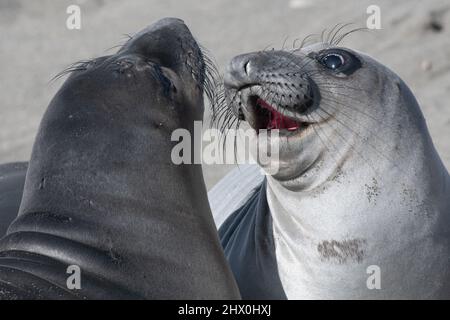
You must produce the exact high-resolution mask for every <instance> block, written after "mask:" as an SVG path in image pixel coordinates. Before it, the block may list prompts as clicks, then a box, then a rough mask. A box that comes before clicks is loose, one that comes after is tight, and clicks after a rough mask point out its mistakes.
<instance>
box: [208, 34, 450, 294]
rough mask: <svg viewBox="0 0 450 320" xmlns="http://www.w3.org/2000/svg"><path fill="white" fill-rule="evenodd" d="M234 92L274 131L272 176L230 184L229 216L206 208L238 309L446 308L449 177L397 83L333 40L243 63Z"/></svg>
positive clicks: (237, 66) (238, 114)
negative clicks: (284, 304) (259, 305)
mask: <svg viewBox="0 0 450 320" xmlns="http://www.w3.org/2000/svg"><path fill="white" fill-rule="evenodd" d="M333 38H334V36H333ZM340 38H341V37H340V36H337V37H336V39H340ZM225 95H226V97H227V104H226V105H224V108H228V109H229V110H230V111H232V113H231V112H230V113H229V114H230V115H232V116H234V117H235V118H239V119H240V120H245V121H247V122H248V124H249V125H250V126H251V127H252V128H253V129H254V130H259V129H269V130H273V129H278V130H279V138H274V139H278V141H275V140H272V139H271V140H270V141H269V143H270V144H275V142H277V143H278V146H279V148H280V149H279V159H273V161H272V159H270V160H271V162H270V163H267V164H266V165H265V166H264V165H261V166H262V168H263V169H264V170H266V169H267V168H270V169H271V172H276V173H274V174H271V175H268V176H267V178H266V180H265V182H264V184H263V186H262V187H259V188H257V189H256V190H253V188H250V184H249V182H248V181H250V182H256V181H258V179H257V178H255V176H257V175H259V176H261V174H260V173H258V171H257V170H253V171H252V172H253V177H251V178H246V179H243V178H242V179H241V178H239V177H238V178H237V179H236V181H235V182H232V183H233V184H234V185H235V186H236V187H235V188H234V190H233V194H239V193H240V194H244V193H246V195H247V197H246V198H245V199H244V196H242V195H241V196H240V198H241V199H242V200H243V202H241V208H238V209H237V211H235V212H234V213H233V211H232V210H228V211H227V210H226V209H227V207H226V204H223V203H221V201H220V198H218V197H217V196H215V197H214V198H211V204H212V209H213V213H214V214H215V215H216V216H217V221H218V224H219V225H221V228H220V230H219V232H220V236H221V240H222V244H223V246H224V249H225V254H226V256H227V258H228V259H229V261H230V264H231V267H232V269H233V272H234V274H235V275H236V279H237V281H238V284H239V287H240V289H241V293H242V296H243V298H255V297H265V298H280V299H282V298H284V297H287V298H289V299H399V298H401V299H406V298H412V299H432V298H446V299H448V298H450V268H449V267H450V177H449V174H448V172H447V170H446V168H445V166H444V165H443V163H442V161H441V159H440V157H439V155H438V153H437V152H436V150H435V148H434V145H433V142H432V140H431V137H430V135H429V133H428V129H427V126H426V123H425V120H424V118H423V115H422V113H421V111H420V108H419V105H418V103H417V101H416V99H415V98H414V95H413V94H412V93H411V91H410V90H409V88H408V87H407V85H406V84H405V83H404V82H403V81H402V80H401V79H400V78H399V77H398V76H397V75H396V74H395V73H394V72H392V71H391V70H389V69H388V68H387V67H385V66H384V65H383V64H381V63H380V62H377V61H376V60H374V59H373V58H371V57H369V56H368V55H366V54H363V53H360V52H356V51H354V50H351V49H348V48H344V47H340V46H338V44H337V43H336V42H334V41H330V42H323V43H318V44H315V45H311V46H307V47H303V48H301V49H299V50H295V51H294V52H288V51H276V50H274V51H264V52H254V53H249V54H244V55H240V56H237V57H235V58H234V59H233V60H232V61H231V63H230V65H229V68H228V71H227V73H226V74H225ZM216 110H217V112H220V110H218V109H216ZM225 121H228V123H232V120H230V119H226V120H225ZM265 142H266V140H263V141H260V138H259V137H258V136H257V137H256V141H254V143H255V144H256V143H265ZM275 167H276V168H278V170H277V171H276V170H274V168H275ZM246 170H247V169H241V171H240V177H246V176H248V174H247V172H246ZM249 170H250V169H249ZM235 176H236V175H235ZM239 179H241V180H239ZM243 180H245V181H243ZM261 180H262V179H259V183H260V182H261ZM241 185H242V187H241ZM244 189H245V191H244ZM224 190H225V189H224ZM224 190H222V191H223V192H221V191H220V190H214V192H212V194H215V195H218V194H227V197H228V196H229V194H228V193H227V191H224ZM232 204H233V206H230V207H234V208H235V204H236V200H233V201H232ZM224 220H225V222H223V223H222V221H224ZM249 262H251V263H249Z"/></svg>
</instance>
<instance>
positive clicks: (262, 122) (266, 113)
mask: <svg viewBox="0 0 450 320" xmlns="http://www.w3.org/2000/svg"><path fill="white" fill-rule="evenodd" d="M247 110H251V111H252V112H253V113H254V119H256V122H254V123H253V124H250V125H251V126H252V127H253V129H255V130H256V132H257V133H258V132H259V130H273V129H278V130H280V131H287V132H296V131H300V130H303V129H304V128H306V127H307V126H309V123H308V122H305V121H301V120H298V119H295V118H291V117H289V116H286V115H285V112H284V111H283V110H282V109H281V110H280V108H279V107H278V108H277V107H275V106H273V105H272V104H270V103H269V102H268V101H266V100H264V99H263V98H261V97H259V96H257V95H252V96H250V97H249V107H248V108H247ZM244 117H245V116H244Z"/></svg>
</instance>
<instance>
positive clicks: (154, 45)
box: [119, 18, 196, 65]
mask: <svg viewBox="0 0 450 320" xmlns="http://www.w3.org/2000/svg"><path fill="white" fill-rule="evenodd" d="M195 43H196V42H195V40H194V37H193V36H192V34H191V32H190V31H189V29H188V27H187V26H186V25H185V23H184V21H183V20H181V19H178V18H164V19H161V20H159V21H157V22H155V23H153V24H151V25H150V26H148V27H147V28H145V29H144V30H142V31H140V32H139V33H137V34H136V35H134V36H133V37H132V38H131V39H130V40H129V41H128V42H127V43H126V44H125V45H124V46H123V47H122V48H121V49H120V50H119V53H125V52H126V53H130V54H139V55H141V56H144V57H147V58H149V59H152V60H153V59H154V60H155V61H158V62H160V63H162V64H165V63H167V64H169V65H170V62H171V61H172V62H174V61H178V60H179V59H180V56H181V55H182V54H184V53H185V52H184V50H185V48H184V47H190V46H194V44H195ZM183 46H184V47H183Z"/></svg>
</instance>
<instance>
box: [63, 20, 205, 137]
mask: <svg viewBox="0 0 450 320" xmlns="http://www.w3.org/2000/svg"><path fill="white" fill-rule="evenodd" d="M204 58H205V56H204V54H203V52H202V50H201V49H200V48H199V46H198V44H197V42H196V41H195V40H194V38H193V36H192V34H191V33H190V31H189V29H188V28H187V27H186V25H185V24H184V22H183V21H182V20H180V19H177V18H165V19H162V20H160V21H158V22H156V23H154V24H152V25H150V26H149V27H147V28H146V29H144V30H142V31H140V32H139V33H137V34H136V35H134V36H133V37H131V38H130V39H129V40H128V42H127V43H126V44H125V45H123V46H122V47H121V49H120V50H119V51H118V52H117V53H116V54H114V55H111V56H105V57H100V58H96V59H93V60H90V61H82V62H79V63H77V64H75V65H73V66H72V67H71V68H69V69H68V70H66V71H64V72H63V73H62V75H64V74H65V73H67V72H70V73H71V77H70V78H69V79H68V80H67V81H66V84H65V87H66V88H67V90H64V88H63V90H61V91H62V92H61V94H73V93H74V92H75V93H76V92H77V91H78V92H80V91H83V92H84V91H88V92H89V96H87V95H86V94H85V93H84V95H83V97H82V98H84V99H85V100H86V101H89V104H96V102H97V100H98V101H103V102H104V103H106V104H111V105H114V104H116V107H123V108H124V110H123V113H128V114H136V115H141V114H140V113H139V112H132V110H131V109H130V108H131V103H130V102H129V101H133V104H138V105H142V106H147V107H148V112H153V113H155V112H158V113H159V114H154V117H153V118H154V119H153V120H152V121H153V122H154V125H156V126H158V125H160V124H161V123H163V125H164V126H165V127H169V128H170V129H171V130H173V129H175V128H179V127H183V123H187V121H181V118H185V117H191V118H192V119H193V120H201V119H202V116H203V91H204V88H205V85H207V82H208V78H207V72H206V71H207V70H206V64H205V59H204ZM100 93H101V94H100ZM57 98H58V97H57ZM80 98H81V97H80V96H78V99H77V100H79V99H80ZM121 101H128V106H125V105H124V106H121V105H120V104H121ZM167 102H169V104H170V105H173V106H174V107H173V108H163V107H161V108H160V106H163V105H167V104H168V103H167ZM119 105H120V106H119ZM180 108H183V110H180ZM180 117H181V118H180Z"/></svg>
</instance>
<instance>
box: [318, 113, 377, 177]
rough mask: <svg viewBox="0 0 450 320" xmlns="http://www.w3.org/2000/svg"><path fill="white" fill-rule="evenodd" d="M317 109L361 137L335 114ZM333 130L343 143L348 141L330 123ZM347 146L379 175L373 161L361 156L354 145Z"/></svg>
mask: <svg viewBox="0 0 450 320" xmlns="http://www.w3.org/2000/svg"><path fill="white" fill-rule="evenodd" d="M318 110H319V111H322V112H324V113H326V117H331V118H333V119H335V120H336V121H337V122H338V123H340V124H341V125H342V126H343V127H345V128H346V129H348V130H350V131H352V132H353V133H355V134H356V135H357V136H359V137H361V136H360V134H359V133H357V132H355V131H354V130H351V129H350V128H348V126H346V125H345V124H342V123H341V121H339V120H338V119H337V118H336V116H334V115H332V114H330V113H328V112H327V111H326V110H324V109H323V108H322V109H318ZM329 125H330V126H331V127H332V128H333V129H334V131H335V133H336V135H337V136H338V137H339V138H340V139H341V140H342V141H343V142H344V143H348V139H347V138H346V137H344V136H343V135H342V134H341V133H340V132H339V130H338V128H337V127H335V126H332V125H331V124H329ZM348 146H349V147H350V148H351V149H352V150H353V151H354V152H355V153H356V154H357V155H358V156H359V157H360V158H361V159H362V160H363V161H364V162H365V163H366V164H367V165H368V166H369V167H370V168H371V169H372V170H373V171H374V173H375V174H376V175H378V176H380V173H379V172H378V171H377V170H376V169H375V167H374V166H373V163H370V162H369V161H368V160H367V159H366V158H365V157H363V155H362V154H361V152H359V151H358V150H357V148H356V146H355V145H352V144H348ZM376 152H380V151H378V150H376Z"/></svg>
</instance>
